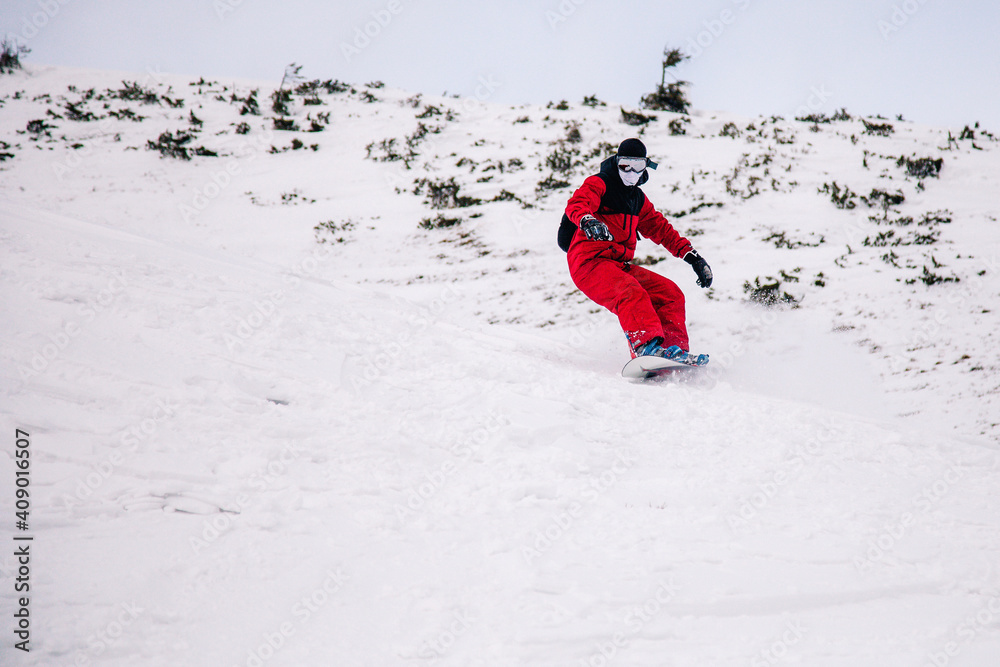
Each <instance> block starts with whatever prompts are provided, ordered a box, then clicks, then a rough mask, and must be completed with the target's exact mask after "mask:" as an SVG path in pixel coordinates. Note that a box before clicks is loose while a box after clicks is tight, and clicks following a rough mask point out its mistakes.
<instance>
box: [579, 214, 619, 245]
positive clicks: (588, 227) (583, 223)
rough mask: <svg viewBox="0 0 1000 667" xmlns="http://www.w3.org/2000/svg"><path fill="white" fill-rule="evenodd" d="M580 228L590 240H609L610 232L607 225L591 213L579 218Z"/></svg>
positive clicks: (610, 238)
mask: <svg viewBox="0 0 1000 667" xmlns="http://www.w3.org/2000/svg"><path fill="white" fill-rule="evenodd" d="M580 229H582V230H583V233H584V234H586V235H587V238H588V239H589V240H591V241H611V240H613V239H612V237H611V232H609V231H608V226H607V225H606V224H604V223H603V222H601V221H600V220H598V219H597V218H595V217H594V216H592V215H589V214H588V215H585V216H583V217H582V218H581V219H580Z"/></svg>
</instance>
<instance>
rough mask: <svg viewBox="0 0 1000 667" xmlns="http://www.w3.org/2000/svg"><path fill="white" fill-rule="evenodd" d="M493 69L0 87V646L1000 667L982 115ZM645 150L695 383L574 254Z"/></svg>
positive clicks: (354, 661)
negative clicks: (25, 486)
mask: <svg viewBox="0 0 1000 667" xmlns="http://www.w3.org/2000/svg"><path fill="white" fill-rule="evenodd" d="M487 83H488V82H484V86H483V89H482V91H481V92H482V96H481V97H482V98H483V99H479V100H468V99H454V98H444V97H432V96H427V95H417V94H414V93H408V92H401V91H394V90H388V89H385V88H383V87H381V86H380V85H379V84H377V83H376V82H372V83H371V84H368V85H365V86H361V85H353V86H352V85H347V84H342V83H340V82H334V81H327V82H319V81H317V82H312V83H308V82H305V83H303V82H295V83H294V84H291V85H289V86H287V87H286V88H287V89H290V90H291V91H292V93H291V94H290V95H288V96H286V97H285V98H284V99H283V100H279V101H281V102H283V103H284V104H285V105H286V108H285V109H284V110H282V112H281V113H279V112H278V111H276V110H275V109H273V108H272V101H273V98H272V93H273V92H274V88H275V87H274V86H273V85H270V86H268V85H267V84H262V83H258V82H222V81H219V82H215V81H205V80H204V79H202V80H200V81H192V80H189V79H184V78H179V77H166V76H156V77H153V76H152V75H130V74H115V73H108V72H90V71H78V70H69V69H61V68H60V69H52V68H32V69H29V70H28V71H27V72H20V73H16V74H13V75H7V76H3V77H0V142H3V143H0V155H2V157H3V161H2V162H0V234H2V238H3V243H2V246H0V247H2V251H0V252H2V261H0V281H2V282H0V285H2V289H3V297H2V299H3V304H4V309H5V314H6V317H4V318H3V323H2V325H0V327H2V335H3V341H4V344H3V353H2V364H3V366H2V368H3V370H2V382H3V384H2V387H0V392H2V397H3V400H2V405H0V412H2V414H3V421H4V424H5V431H4V433H7V434H8V436H9V437H8V441H7V443H5V445H4V451H5V452H7V453H8V456H9V458H7V459H4V465H3V466H2V468H3V470H0V475H2V479H3V482H2V487H0V488H3V489H5V491H4V492H3V494H0V507H2V508H3V509H4V510H5V513H6V516H7V517H8V519H5V520H4V521H3V522H2V523H0V525H2V526H3V528H4V531H9V532H14V531H15V528H14V521H15V516H14V515H15V511H16V507H15V495H14V479H15V469H16V468H15V458H14V456H15V442H14V441H15V436H14V433H15V429H18V428H20V429H23V430H24V431H27V432H29V433H30V434H31V437H30V442H31V444H30V448H31V459H30V460H31V467H30V474H31V487H30V488H31V491H32V495H31V503H32V505H31V516H30V529H29V530H28V531H26V532H22V533H20V534H21V535H24V534H30V535H33V536H34V541H33V542H32V547H31V548H32V560H31V580H30V585H31V590H30V593H31V607H30V609H31V614H32V615H31V644H30V647H31V649H32V650H31V652H30V653H29V654H22V653H21V652H19V651H17V650H15V649H13V648H12V646H13V644H14V641H16V638H15V636H14V635H13V634H12V632H8V633H6V637H5V639H4V641H3V644H2V648H0V650H2V651H3V654H4V659H5V662H4V664H7V662H6V661H7V660H8V658H9V659H11V660H12V661H13V662H12V664H38V665H50V664H51V665H54V664H78V665H85V664H101V665H118V664H121V665H125V664H128V665H161V664H162V665H177V664H185V665H226V666H229V665H246V666H247V667H252V666H254V665H258V666H259V665H329V664H336V665H396V664H411V665H422V664H451V665H595V666H596V665H610V664H622V665H746V664H751V665H778V664H808V665H811V666H812V665H845V666H846V665H851V666H852V667H855V666H857V665H901V666H902V665H923V664H939V665H940V664H952V665H975V666H977V667H978V666H983V667H985V666H986V665H992V664H994V660H995V655H996V654H997V649H998V648H1000V625H998V618H1000V578H998V574H997V572H996V569H995V563H996V562H998V556H1000V532H998V529H1000V514H998V500H997V497H996V492H995V490H996V488H997V483H998V481H1000V469H998V463H1000V458H998V456H997V451H996V442H997V436H998V434H1000V426H998V422H1000V419H998V418H997V414H998V405H1000V403H998V399H997V386H998V384H1000V383H998V381H997V380H996V371H997V369H998V366H1000V359H998V357H1000V353H998V351H997V341H996V335H997V334H996V329H997V327H996V323H997V318H996V314H995V313H994V312H992V311H993V310H994V308H995V307H996V306H995V304H996V298H997V296H998V294H1000V266H998V262H1000V259H998V257H997V256H996V248H998V247H1000V243H998V241H1000V231H998V229H997V224H996V221H997V216H998V214H1000V212H998V208H1000V207H998V205H997V203H996V198H995V197H994V196H993V193H994V192H995V191H996V190H997V187H998V185H1000V164H998V162H997V158H996V156H997V142H996V140H995V139H994V137H993V136H992V135H991V134H990V133H989V132H987V131H986V129H985V128H979V127H975V126H970V127H968V128H950V129H949V128H929V127H921V126H916V125H913V124H911V123H907V122H905V121H897V120H883V119H861V118H850V117H849V116H848V115H847V114H843V113H835V111H836V110H834V109H828V110H825V109H817V110H816V113H817V116H816V117H815V118H814V119H813V120H812V121H797V120H788V119H779V118H755V119H747V118H738V117H734V116H730V115H727V114H722V113H719V114H705V113H703V114H695V115H693V116H691V117H680V116H676V115H673V114H667V113H654V114H651V115H652V117H653V118H654V119H653V120H651V121H649V122H648V123H646V124H645V125H644V126H630V125H627V124H625V123H624V122H623V119H624V114H623V110H622V108H620V107H619V106H617V105H613V104H608V105H602V104H600V103H597V102H596V101H593V103H592V104H591V105H581V104H561V103H558V101H556V102H555V103H553V104H552V105H549V107H547V108H540V107H532V106H524V107H517V108H510V107H503V106H497V105H492V104H490V103H489V100H488V96H489V93H490V89H489V86H488V85H487ZM255 90H256V91H257V92H256V93H253V91H255ZM254 102H255V103H256V104H254ZM241 111H242V112H245V113H241ZM255 111H256V112H257V113H254V112H255ZM626 111H629V112H632V111H635V109H633V108H627V109H626ZM643 113H647V112H643ZM970 125H971V123H970ZM277 127H296V128H298V129H292V130H288V129H276V128H277ZM890 128H891V129H890ZM310 130H311V131H310ZM636 133H641V136H642V138H643V140H644V141H645V142H646V144H647V145H648V146H649V148H650V153H651V154H652V155H653V156H654V157H656V158H659V161H660V165H661V166H660V168H659V170H657V171H656V172H654V173H653V175H652V178H651V180H650V183H649V184H648V186H647V187H645V188H644V189H645V191H646V192H647V194H648V195H649V196H650V198H651V199H652V200H653V202H654V203H655V204H656V205H657V206H658V207H659V208H660V210H662V211H664V212H665V213H667V215H668V217H670V218H671V219H672V220H673V221H674V223H675V226H677V227H678V229H680V230H681V231H682V233H684V234H686V235H688V237H689V238H691V239H692V241H693V242H694V243H695V245H696V247H697V248H698V249H699V250H700V252H701V253H702V254H703V255H704V256H705V257H706V258H707V259H708V260H709V262H710V263H711V264H712V267H713V270H714V271H715V274H716V282H715V285H714V286H713V288H712V289H711V290H709V291H707V292H702V291H701V290H698V289H697V288H696V287H695V286H694V276H693V274H692V273H691V271H690V268H689V267H688V266H687V265H686V264H684V263H682V262H677V261H675V260H673V258H670V257H669V256H668V255H667V254H666V253H665V252H664V251H662V249H659V248H657V247H656V246H653V245H652V244H649V242H643V243H642V244H641V245H640V249H639V252H638V253H637V254H638V255H639V256H640V257H648V258H649V260H648V261H649V262H650V263H652V264H655V269H656V270H659V271H662V272H663V273H664V274H665V275H668V276H670V277H671V278H673V279H674V280H675V281H677V282H678V284H680V285H681V286H682V287H683V288H684V289H685V291H686V294H687V298H688V310H689V329H690V331H691V334H692V342H693V346H694V347H695V348H696V349H697V350H698V351H705V352H708V353H710V354H711V355H712V365H711V366H710V367H709V369H706V372H705V373H703V374H702V375H701V376H700V377H699V378H698V379H695V380H692V381H690V382H687V383H680V382H663V383H652V384H649V383H647V384H642V383H640V384H634V383H630V382H627V381H625V380H622V379H621V378H620V377H619V376H618V371H619V369H620V367H621V365H622V364H623V363H624V361H625V360H626V357H627V351H626V347H625V343H624V340H623V337H622V334H621V332H620V330H619V329H618V325H617V321H616V320H615V318H614V317H613V316H611V315H610V314H608V313H607V312H605V311H602V310H601V309H599V308H597V307H595V306H594V305H593V304H592V303H590V302H589V301H587V300H586V299H585V298H584V297H582V295H581V294H580V293H579V292H577V291H576V290H575V289H574V287H573V285H572V283H571V282H570V280H569V276H568V273H567V271H566V268H565V258H564V255H563V253H562V252H561V251H560V250H559V249H558V247H557V246H556V244H555V230H556V227H557V225H558V220H559V216H560V214H561V209H562V207H563V206H564V204H565V200H566V198H567V197H568V196H569V194H570V192H571V191H572V188H574V187H575V186H576V185H577V184H578V183H579V182H580V181H581V180H582V179H583V177H585V176H586V175H587V174H589V173H592V172H593V171H594V170H595V169H596V167H597V164H598V163H599V162H600V160H601V159H602V158H603V157H606V156H607V155H608V154H610V151H611V150H613V146H614V145H616V144H617V143H618V142H619V141H620V140H621V139H623V138H625V137H627V136H631V135H634V134H636ZM681 133H683V134H681ZM883 135H885V136H883ZM185 158H187V159H185ZM938 159H940V160H942V161H941V162H937V160H938ZM661 259H662V260H663V261H662V262H660V261H659V260H661ZM769 300H771V301H776V303H773V304H772V305H770V306H766V305H762V304H761V303H759V302H761V301H769ZM8 552H9V553H13V549H8V550H7V552H5V553H8ZM0 565H3V569H4V572H5V575H6V576H5V584H4V588H3V589H2V590H0V600H2V604H3V609H4V614H5V615H7V618H11V616H10V615H8V613H9V614H13V613H14V611H13V610H15V609H16V608H17V604H18V603H17V600H16V598H17V595H18V594H16V593H15V589H14V584H13V582H12V581H11V578H12V577H13V576H14V575H16V573H17V567H18V564H17V562H16V559H15V558H14V557H13V556H11V555H8V556H6V557H5V559H0ZM7 610H11V611H10V612H8V611H7Z"/></svg>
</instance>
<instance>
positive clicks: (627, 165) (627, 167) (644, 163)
mask: <svg viewBox="0 0 1000 667" xmlns="http://www.w3.org/2000/svg"><path fill="white" fill-rule="evenodd" d="M615 161H616V162H617V163H618V168H619V169H620V170H621V171H624V172H625V173H628V172H630V171H633V172H640V171H643V170H644V169H646V168H647V167H648V168H650V169H656V163H655V162H653V161H652V160H650V159H649V158H646V157H631V156H628V155H619V156H617V157H616V158H615Z"/></svg>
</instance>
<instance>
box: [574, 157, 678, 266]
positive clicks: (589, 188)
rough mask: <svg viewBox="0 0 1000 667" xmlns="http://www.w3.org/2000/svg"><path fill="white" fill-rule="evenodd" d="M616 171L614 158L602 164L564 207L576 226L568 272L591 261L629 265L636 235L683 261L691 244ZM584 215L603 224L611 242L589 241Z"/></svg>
mask: <svg viewBox="0 0 1000 667" xmlns="http://www.w3.org/2000/svg"><path fill="white" fill-rule="evenodd" d="M617 170H618V167H617V165H616V163H615V160H614V158H608V159H607V160H605V161H604V162H603V163H602V164H601V173H599V174H595V175H593V176H590V177H588V178H587V180H585V181H584V182H583V185H581V186H580V187H579V189H577V191H576V192H574V193H573V196H572V197H570V199H569V203H568V204H567V205H566V215H567V217H569V219H570V221H571V222H572V223H573V224H574V225H576V226H577V230H576V233H575V234H574V235H573V240H572V241H571V242H570V246H569V251H568V254H569V264H570V270H571V271H575V270H576V269H578V268H580V267H581V266H582V265H583V264H585V263H586V262H588V261H590V260H593V259H610V260H614V261H618V262H628V261H631V259H632V258H633V257H634V256H635V243H636V234H637V233H639V234H642V235H643V236H644V237H645V238H648V239H650V240H651V241H653V242H654V243H658V244H660V245H661V246H663V247H664V248H666V249H667V250H668V251H669V252H670V254H672V255H674V256H675V257H684V255H686V254H687V253H688V252H690V251H691V250H692V249H693V248H692V246H691V242H690V241H688V240H687V239H686V238H684V237H683V236H681V235H680V234H679V233H677V230H676V229H674V228H673V226H672V225H671V224H670V222H669V221H667V219H666V218H665V217H663V215H662V214H661V213H660V212H659V211H657V210H656V209H655V208H653V204H652V203H651V202H650V201H649V199H647V198H646V195H645V194H644V193H643V192H642V190H640V189H639V187H638V186H634V187H631V188H629V187H626V186H625V185H624V184H623V183H622V182H621V178H619V177H618V172H617ZM647 179H648V174H646V173H644V174H643V175H642V178H641V179H640V180H639V185H642V184H643V183H645V182H646V180H647ZM587 214H590V215H593V216H594V217H596V218H597V219H598V220H600V221H601V222H603V223H604V224H606V225H607V226H608V231H609V232H611V236H612V238H613V240H611V241H590V240H588V239H587V237H586V235H585V234H584V233H583V231H582V230H580V229H579V227H580V220H581V218H583V216H585V215H587Z"/></svg>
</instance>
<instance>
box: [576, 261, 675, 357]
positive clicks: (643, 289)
mask: <svg viewBox="0 0 1000 667" xmlns="http://www.w3.org/2000/svg"><path fill="white" fill-rule="evenodd" d="M570 275H571V276H572V277H573V283H574V284H575V285H576V286H577V287H578V288H579V289H580V291H581V292H583V293H584V294H586V295H587V296H588V297H590V298H591V300H593V301H594V302H596V303H598V304H600V305H602V306H604V307H605V308H607V309H608V310H610V311H611V312H612V313H614V314H615V315H617V316H618V321H619V322H620V323H621V326H622V330H623V331H624V332H625V335H626V336H627V337H628V341H629V344H630V345H631V346H632V348H633V349H635V347H636V346H637V345H639V344H642V343H648V342H649V341H650V340H652V339H653V338H654V337H656V336H661V337H662V338H663V346H664V347H669V346H671V345H677V346H679V347H680V348H681V349H682V350H689V349H690V348H689V347H688V334H687V325H686V324H685V316H684V293H683V292H681V290H680V288H679V287H677V285H676V284H675V283H674V281H672V280H669V279H668V278H664V277H663V276H661V275H659V274H658V273H653V272H652V271H649V270H648V269H644V268H643V267H641V266H634V265H632V264H623V263H622V262H618V261H613V260H609V259H595V260H590V261H587V262H584V263H583V264H582V265H580V266H578V267H575V270H574V267H570Z"/></svg>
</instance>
